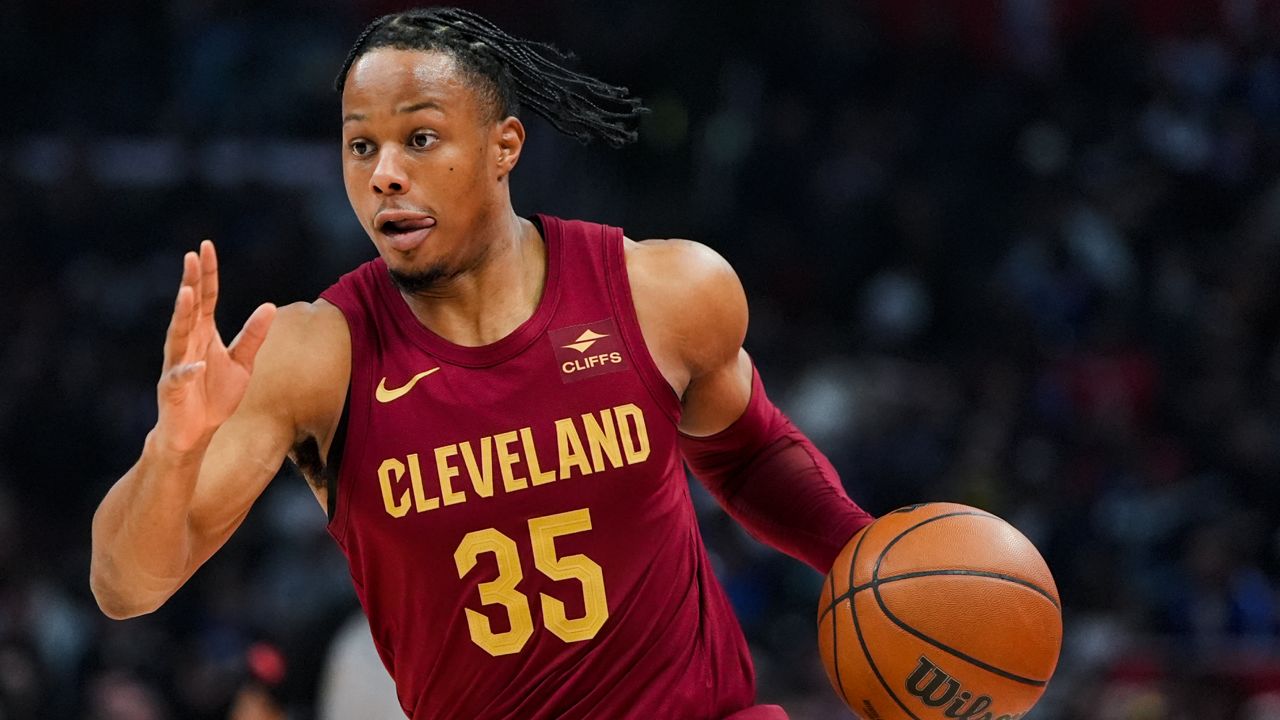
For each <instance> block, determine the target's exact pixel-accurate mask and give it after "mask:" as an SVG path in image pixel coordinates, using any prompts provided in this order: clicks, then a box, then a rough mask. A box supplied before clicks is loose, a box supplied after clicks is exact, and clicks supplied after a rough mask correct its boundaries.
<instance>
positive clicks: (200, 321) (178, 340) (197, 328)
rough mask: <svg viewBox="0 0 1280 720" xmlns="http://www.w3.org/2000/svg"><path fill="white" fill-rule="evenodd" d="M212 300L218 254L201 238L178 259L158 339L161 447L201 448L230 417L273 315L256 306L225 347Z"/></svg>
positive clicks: (265, 306)
mask: <svg viewBox="0 0 1280 720" xmlns="http://www.w3.org/2000/svg"><path fill="white" fill-rule="evenodd" d="M217 302H218V257H217V254H216V253H215V252H214V249H213V243H212V242H210V241H208V240H205V241H204V242H202V243H201V244H200V252H199V253H198V254H197V253H194V252H188V253H187V254H186V255H185V256H184V257H183V259H182V285H181V286H180V287H179V288H178V298H177V300H176V301H175V303H174V307H173V318H172V320H170V321H169V331H168V333H167V334H166V336H165V341H164V370H163V371H162V373H161V375H160V382H159V386H158V388H157V399H158V401H159V405H160V413H159V417H158V420H157V422H156V429H155V437H154V439H155V440H156V441H157V442H158V443H159V444H160V447H161V448H163V449H164V450H167V451H172V452H178V453H186V452H191V451H193V450H199V449H202V448H203V447H205V446H206V445H207V444H208V442H209V439H210V438H211V437H212V436H213V433H214V431H215V430H217V429H218V426H220V425H221V424H222V423H224V422H226V420H227V418H229V417H231V414H232V413H233V412H235V410H236V408H237V407H238V406H239V405H240V401H241V399H243V398H244V394H245V390H246V389H248V387H249V377H250V376H251V375H252V373H253V361H254V358H255V357H256V356H257V354H258V349H259V348H261V347H262V342H263V341H264V340H266V338H267V330H268V329H270V327H271V321H272V319H273V318H274V317H275V312H276V308H275V306H274V305H271V304H270V303H265V304H263V305H261V306H259V307H258V309H256V310H254V311H253V314H252V315H250V316H249V319H248V320H247V321H245V324H244V328H243V329H241V330H240V334H239V335H237V336H236V337H235V339H234V340H232V341H231V345H230V346H227V345H226V344H225V343H223V341H222V336H221V335H220V334H219V333H218V328H217V326H216V325H215V324H214V320H213V311H214V308H215V307H216V305H217Z"/></svg>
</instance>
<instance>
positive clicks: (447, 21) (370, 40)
mask: <svg viewBox="0 0 1280 720" xmlns="http://www.w3.org/2000/svg"><path fill="white" fill-rule="evenodd" d="M379 47H394V48H400V49H406V50H437V51H441V52H445V53H447V54H449V55H451V56H452V57H453V58H454V59H455V60H457V61H458V63H459V64H460V65H461V66H462V68H463V70H464V71H465V72H467V73H468V74H469V75H471V76H472V77H473V79H475V78H483V79H484V80H487V83H486V84H484V85H483V86H482V91H483V92H484V94H485V95H486V96H487V98H488V99H490V100H492V101H493V105H494V110H495V113H496V114H498V117H506V116H508V115H516V114H517V113H518V112H519V108H520V104H521V103H523V104H525V105H527V106H528V107H529V109H531V110H533V112H535V113H537V114H538V115H541V116H542V117H543V118H545V119H546V120H547V121H548V122H550V123H551V125H552V126H553V127H555V128H556V129H557V130H559V131H560V132H562V133H564V134H565V135H568V136H570V137H573V138H577V139H578V140H580V141H582V142H584V143H585V142H590V141H591V140H593V139H597V138H598V139H601V140H604V141H605V142H607V143H609V144H610V145H612V146H613V147H621V146H623V145H626V144H628V143H632V142H635V141H636V137H637V133H636V131H635V125H636V123H637V121H638V120H639V117H640V115H641V114H643V113H645V112H648V110H647V109H646V108H645V107H644V106H643V105H642V104H641V100H640V99H639V98H637V97H634V96H632V95H630V94H629V91H628V90H627V88H625V87H620V86H617V85H610V84H608V83H605V82H603V81H601V80H598V79H596V78H593V77H591V76H588V75H583V74H581V73H578V72H575V71H573V70H570V69H569V68H567V67H564V66H563V65H561V64H560V63H562V62H566V61H569V60H571V59H572V58H573V55H572V54H570V53H566V52H563V51H561V50H560V49H559V48H556V47H555V46H554V45H551V44H549V43H544V42H538V41H535V40H525V39H521V38H517V37H515V36H512V35H510V34H508V33H507V32H506V31H504V30H502V28H499V27H498V26H497V25H494V24H493V23H491V22H489V21H488V20H486V19H485V18H483V17H481V16H479V15H477V14H475V13H473V12H469V11H467V10H461V9H458V8H446V7H438V8H418V9H414V10H409V11H406V12H403V13H397V14H394V15H384V16H382V17H380V18H378V19H377V20H374V21H373V22H372V23H370V24H369V26H368V27H366V28H365V29H364V32H362V33H361V34H360V37H359V38H357V39H356V42H355V45H353V46H352V47H351V52H350V53H348V54H347V59H346V61H345V62H343V64H342V70H341V71H340V72H339V73H338V77H337V79H336V80H335V81H334V87H335V89H337V90H338V91H341V90H342V88H343V86H344V85H345V84H346V80H347V74H348V73H349V72H350V71H351V66H352V65H353V64H354V63H355V61H356V60H357V59H359V57H360V56H361V55H363V54H364V53H366V52H368V51H370V50H373V49H375V48H379Z"/></svg>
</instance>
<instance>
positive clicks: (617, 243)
mask: <svg viewBox="0 0 1280 720" xmlns="http://www.w3.org/2000/svg"><path fill="white" fill-rule="evenodd" d="M601 233H602V234H603V235H604V246H605V251H604V257H605V263H604V266H605V284H606V285H607V286H608V288H609V298H610V300H611V302H612V303H613V312H614V317H615V318H617V321H618V330H619V332H620V333H621V334H622V341H623V343H625V344H626V346H627V351H628V352H629V353H630V354H631V357H632V358H634V359H635V363H636V370H637V372H639V373H640V379H641V381H643V382H644V386H645V388H646V389H647V390H648V391H649V394H650V395H651V396H652V397H653V400H654V402H656V403H658V407H660V408H662V410H663V413H664V414H665V415H666V416H667V419H668V420H670V421H671V424H672V425H674V426H675V427H676V428H677V429H678V428H679V427H680V397H679V396H678V395H676V391H675V389H674V388H672V387H671V385H669V384H668V383H667V379H666V377H664V376H663V374H662V371H661V370H659V369H658V364H657V363H656V362H655V361H654V359H653V355H651V354H650V353H649V346H648V345H647V344H646V343H645V341H644V333H643V332H641V330H640V317H639V316H638V315H637V314H636V306H635V298H634V297H633V296H632V294H631V280H630V279H629V277H628V276H627V255H626V247H625V243H626V240H625V239H624V238H623V235H622V230H621V229H620V228H613V227H607V226H602V227H601Z"/></svg>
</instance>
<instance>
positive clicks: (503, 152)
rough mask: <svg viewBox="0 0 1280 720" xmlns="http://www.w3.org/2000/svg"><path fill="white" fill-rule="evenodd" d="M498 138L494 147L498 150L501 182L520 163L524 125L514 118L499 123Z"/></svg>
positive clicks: (495, 129) (498, 174) (498, 172)
mask: <svg viewBox="0 0 1280 720" xmlns="http://www.w3.org/2000/svg"><path fill="white" fill-rule="evenodd" d="M494 134H495V135H496V136H497V138H496V140H497V142H496V143H495V145H494V147H495V149H496V150H497V167H496V170H497V176H498V179H499V180H501V179H503V178H505V177H506V176H507V175H509V174H510V173H511V170H512V169H513V168H515V166H516V163H517V162H519V161H520V151H521V150H522V149H523V148H524V124H523V123H521V122H520V120H519V118H516V117H514V116H512V117H508V118H507V119H505V120H503V121H502V122H499V123H498V124H497V125H496V126H495V127H494Z"/></svg>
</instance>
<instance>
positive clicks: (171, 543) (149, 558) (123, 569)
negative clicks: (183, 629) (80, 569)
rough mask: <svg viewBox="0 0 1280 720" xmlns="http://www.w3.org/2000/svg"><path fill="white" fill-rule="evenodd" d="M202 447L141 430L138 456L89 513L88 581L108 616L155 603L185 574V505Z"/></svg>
mask: <svg viewBox="0 0 1280 720" xmlns="http://www.w3.org/2000/svg"><path fill="white" fill-rule="evenodd" d="M203 458H204V451H203V450H200V451H198V452H193V453H187V454H175V453H169V452H165V451H163V450H161V449H160V448H159V447H157V443H156V441H155V436H154V433H153V434H151V435H148V436H147V441H146V444H145V445H144V448H143V452H142V456H141V457H140V458H139V459H138V462H137V463H136V464H134V466H133V467H132V468H130V469H129V471H128V472H127V473H125V474H124V476H123V477H121V478H120V480H118V481H117V482H116V484H115V485H114V486H113V487H112V488H111V490H110V491H108V492H107V495H106V497H105V498H103V500H102V504H101V505H99V506H98V510H97V512H96V513H94V517H93V531H92V535H93V554H92V560H91V565H90V571H89V582H90V586H91V588H92V589H93V594H94V597H95V598H96V599H97V601H98V605H99V607H101V608H102V611H103V612H104V613H106V614H107V615H109V616H111V617H114V618H117V619H118V618H123V617H133V616H135V615H140V614H143V613H147V612H151V611H152V610H154V609H156V608H157V607H159V606H160V604H162V603H163V602H164V601H165V600H166V599H168V597H169V596H170V595H172V594H173V592H174V591H176V590H177V588H178V587H179V586H181V585H182V583H183V582H184V581H185V580H186V578H187V576H188V575H189V574H190V566H191V562H192V556H193V545H194V543H193V538H192V533H191V523H190V514H191V504H192V498H193V496H194V493H195V486H196V481H197V479H198V477H199V473H200V465H201V463H202V461H203Z"/></svg>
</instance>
